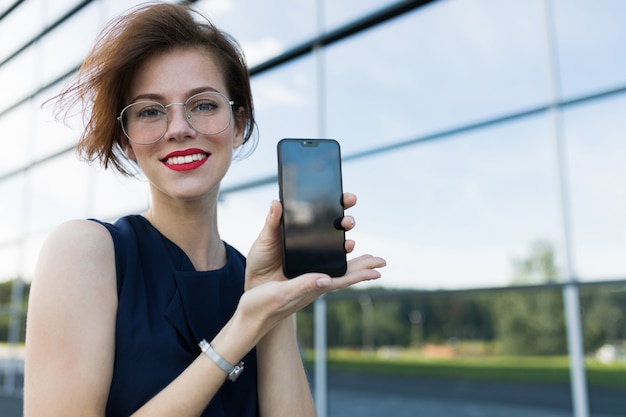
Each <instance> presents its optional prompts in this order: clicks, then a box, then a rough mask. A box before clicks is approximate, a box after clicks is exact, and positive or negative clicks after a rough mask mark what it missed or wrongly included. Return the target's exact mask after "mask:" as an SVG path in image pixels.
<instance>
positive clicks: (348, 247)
mask: <svg viewBox="0 0 626 417" xmlns="http://www.w3.org/2000/svg"><path fill="white" fill-rule="evenodd" d="M355 245H356V243H355V242H354V240H352V239H347V240H346V241H345V242H344V244H343V246H344V249H345V250H346V253H352V251H353V250H354V247H355Z"/></svg>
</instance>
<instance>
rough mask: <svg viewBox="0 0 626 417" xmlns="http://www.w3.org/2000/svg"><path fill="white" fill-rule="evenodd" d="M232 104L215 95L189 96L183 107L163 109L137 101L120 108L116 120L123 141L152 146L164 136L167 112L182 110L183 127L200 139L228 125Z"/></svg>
mask: <svg viewBox="0 0 626 417" xmlns="http://www.w3.org/2000/svg"><path fill="white" fill-rule="evenodd" d="M234 104H235V102H234V101H231V100H229V99H228V98H227V97H226V96H225V95H223V94H221V93H215V92H204V93H200V94H196V95H194V96H191V97H189V98H188V99H187V101H185V102H184V103H170V104H167V105H163V104H161V103H159V102H158V101H150V100H145V101H137V102H135V103H132V104H129V105H128V106H126V107H124V108H123V109H122V111H121V112H120V115H119V116H118V118H117V120H119V121H120V123H121V125H122V130H123V131H124V134H125V135H126V137H127V138H128V139H129V140H130V141H131V142H134V143H137V144H140V145H150V144H152V143H156V142H158V141H159V140H161V139H162V138H163V136H165V132H166V131H167V126H168V124H169V118H168V114H169V108H170V107H171V106H183V108H184V109H185V118H186V119H187V123H189V126H191V127H192V128H193V129H194V130H195V131H196V132H198V133H201V134H203V135H217V134H218V133H221V132H223V131H224V130H226V128H227V127H228V126H229V125H230V122H231V119H232V107H231V106H233V105H234Z"/></svg>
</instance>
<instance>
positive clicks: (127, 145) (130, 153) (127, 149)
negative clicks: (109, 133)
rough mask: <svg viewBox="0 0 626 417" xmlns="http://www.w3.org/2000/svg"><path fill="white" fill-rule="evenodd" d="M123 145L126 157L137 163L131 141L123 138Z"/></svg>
mask: <svg viewBox="0 0 626 417" xmlns="http://www.w3.org/2000/svg"><path fill="white" fill-rule="evenodd" d="M122 143H123V145H122V149H123V150H124V153H125V154H126V157H127V158H128V159H130V160H131V161H135V162H137V157H136V156H135V151H134V150H133V146H132V145H131V144H130V141H129V140H128V139H126V138H123V139H122Z"/></svg>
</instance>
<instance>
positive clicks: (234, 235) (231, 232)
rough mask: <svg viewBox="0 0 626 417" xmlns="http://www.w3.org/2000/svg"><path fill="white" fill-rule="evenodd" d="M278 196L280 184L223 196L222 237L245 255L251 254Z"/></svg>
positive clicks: (220, 219)
mask: <svg viewBox="0 0 626 417" xmlns="http://www.w3.org/2000/svg"><path fill="white" fill-rule="evenodd" d="M276 199H278V186H277V184H272V185H266V186H263V187H257V188H254V189H252V190H246V191H245V192H237V193H229V194H226V195H225V196H223V197H222V198H221V199H220V202H219V216H218V218H219V227H220V235H221V237H222V239H224V240H225V241H226V242H228V243H229V244H231V245H232V246H233V247H235V248H237V249H238V250H239V251H240V252H241V253H243V254H244V255H245V254H247V253H248V251H249V250H250V247H251V246H252V243H253V242H254V241H255V240H256V238H257V237H258V235H259V233H260V232H261V229H263V225H264V224H265V218H266V216H267V214H268V213H269V208H270V201H272V200H276Z"/></svg>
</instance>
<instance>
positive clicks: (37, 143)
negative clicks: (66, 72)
mask: <svg viewBox="0 0 626 417" xmlns="http://www.w3.org/2000/svg"><path fill="white" fill-rule="evenodd" d="M59 89H60V86H53V87H52V88H50V89H48V90H45V91H43V92H42V93H40V94H38V95H37V96H36V97H35V98H34V99H33V102H34V103H35V105H36V107H35V108H34V109H33V111H32V116H31V117H32V121H33V127H34V133H33V135H34V144H33V146H32V149H31V151H30V152H31V154H32V157H33V158H34V159H41V158H45V157H48V156H50V155H52V154H55V153H57V152H61V151H64V150H69V149H70V148H71V147H72V146H73V145H74V144H75V143H76V142H77V141H78V137H79V136H80V133H81V132H82V116H80V115H76V116H74V117H71V118H68V119H67V120H65V121H63V120H56V118H55V115H54V113H53V111H54V102H53V101H51V102H47V100H50V99H51V98H52V97H54V96H55V95H56V94H58V92H59ZM74 110H78V108H77V109H74ZM71 153H72V155H73V152H71Z"/></svg>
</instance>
